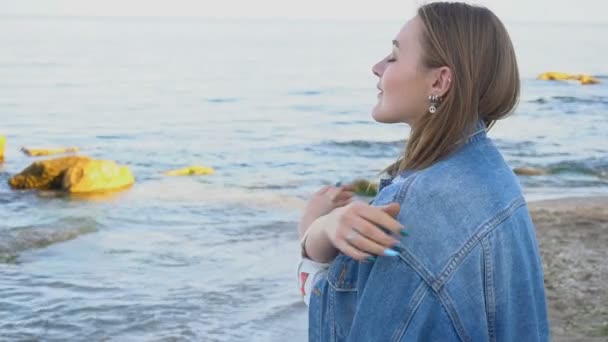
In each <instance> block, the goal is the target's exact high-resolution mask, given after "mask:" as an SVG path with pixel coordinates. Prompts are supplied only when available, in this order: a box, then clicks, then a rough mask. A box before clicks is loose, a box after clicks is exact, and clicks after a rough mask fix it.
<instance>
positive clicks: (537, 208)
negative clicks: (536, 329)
mask: <svg viewBox="0 0 608 342" xmlns="http://www.w3.org/2000/svg"><path fill="white" fill-rule="evenodd" d="M529 208H530V212H531V214H532V219H533V221H534V224H535V226H536V234H537V238H538V244H539V246H540V251H541V256H542V259H543V265H544V270H545V288H546V290H547V300H548V306H549V318H550V320H551V335H552V340H553V341H607V340H608V284H607V282H608V267H607V264H606V263H607V261H608V197H585V198H566V199H557V200H546V201H536V202H530V203H529Z"/></svg>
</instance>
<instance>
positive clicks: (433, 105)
mask: <svg viewBox="0 0 608 342" xmlns="http://www.w3.org/2000/svg"><path fill="white" fill-rule="evenodd" d="M429 101H431V106H430V107H429V112H430V113H431V114H434V113H435V112H436V111H437V105H438V104H439V102H441V97H439V96H437V95H429Z"/></svg>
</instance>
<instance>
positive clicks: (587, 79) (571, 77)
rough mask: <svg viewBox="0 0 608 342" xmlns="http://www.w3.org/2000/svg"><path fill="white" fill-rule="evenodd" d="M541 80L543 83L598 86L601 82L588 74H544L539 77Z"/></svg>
mask: <svg viewBox="0 0 608 342" xmlns="http://www.w3.org/2000/svg"><path fill="white" fill-rule="evenodd" d="M538 79H539V80H543V81H579V82H580V83H581V84H596V83H600V81H599V80H598V79H597V78H595V77H593V76H591V75H587V74H568V73H565V72H544V73H542V74H540V75H538Z"/></svg>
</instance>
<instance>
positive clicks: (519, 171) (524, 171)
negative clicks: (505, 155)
mask: <svg viewBox="0 0 608 342" xmlns="http://www.w3.org/2000/svg"><path fill="white" fill-rule="evenodd" d="M513 172H515V174H516V175H522V176H540V175H546V174H547V171H545V170H542V169H534V168H531V167H516V168H514V169H513Z"/></svg>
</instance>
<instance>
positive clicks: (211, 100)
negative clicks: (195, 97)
mask: <svg viewBox="0 0 608 342" xmlns="http://www.w3.org/2000/svg"><path fill="white" fill-rule="evenodd" d="M238 101H239V99H237V98H235V97H214V98H209V99H207V102H209V103H234V102H238Z"/></svg>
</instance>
